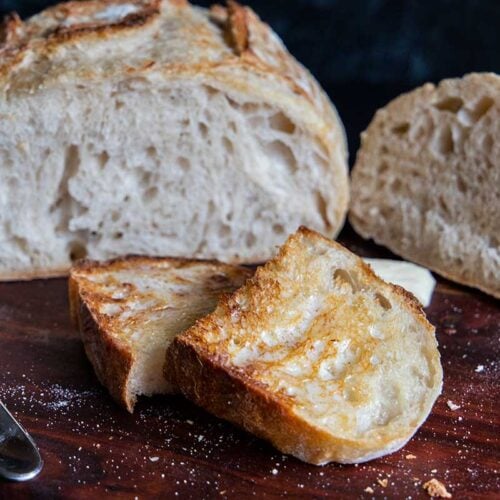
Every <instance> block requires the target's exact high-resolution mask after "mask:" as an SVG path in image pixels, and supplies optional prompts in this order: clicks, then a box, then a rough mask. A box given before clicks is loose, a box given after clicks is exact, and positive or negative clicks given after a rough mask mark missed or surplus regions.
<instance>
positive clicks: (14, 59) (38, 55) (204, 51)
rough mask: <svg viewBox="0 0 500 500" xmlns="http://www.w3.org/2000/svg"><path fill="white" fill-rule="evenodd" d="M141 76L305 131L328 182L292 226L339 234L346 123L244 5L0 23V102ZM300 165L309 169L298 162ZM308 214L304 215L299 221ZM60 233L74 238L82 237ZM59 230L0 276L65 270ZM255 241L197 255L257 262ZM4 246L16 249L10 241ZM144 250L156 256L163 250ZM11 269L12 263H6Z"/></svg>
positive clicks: (135, 7) (50, 13)
mask: <svg viewBox="0 0 500 500" xmlns="http://www.w3.org/2000/svg"><path fill="white" fill-rule="evenodd" d="M173 49H175V50H173ZM141 81H147V82H150V83H148V85H149V84H151V86H152V87H154V86H166V87H168V86H175V85H178V84H179V85H180V86H182V85H183V82H186V83H187V84H189V83H196V84H198V83H200V85H201V84H203V85H206V86H207V87H209V88H210V89H212V90H213V89H215V90H216V91H217V92H220V93H221V94H224V95H226V96H228V98H229V100H231V99H232V98H233V97H234V98H235V101H238V102H240V101H248V102H250V103H258V104H259V105H261V104H262V105H270V107H271V108H272V109H276V110H277V111H282V112H283V113H284V114H285V115H286V117H287V118H289V119H290V122H291V124H292V125H293V126H294V127H296V128H297V130H301V131H302V130H303V131H304V132H305V133H307V134H306V135H307V136H308V137H309V136H310V137H311V141H313V142H314V144H313V145H314V147H312V148H311V155H312V156H314V155H316V153H315V151H313V149H315V148H316V149H317V150H318V152H319V156H318V157H320V159H321V161H320V163H321V164H323V166H324V168H325V169H328V179H329V180H328V184H331V187H330V186H329V187H328V189H326V188H325V190H324V191H321V193H320V194H318V196H317V197H316V198H317V199H316V198H315V193H314V192H312V191H310V192H309V193H307V196H308V197H309V196H310V200H309V201H310V203H309V204H310V206H308V207H307V210H308V211H309V212H310V215H311V217H310V216H309V214H306V212H303V213H302V212H301V209H299V208H300V207H299V208H297V209H296V210H295V209H294V210H295V212H296V214H294V215H297V218H299V219H302V220H298V222H297V223H300V222H302V223H304V222H307V223H308V224H311V225H315V222H313V221H311V220H310V219H311V218H312V216H314V217H315V218H317V221H318V222H317V224H318V229H321V230H322V231H324V232H325V233H326V234H328V236H331V237H334V236H335V235H336V234H337V233H338V231H339V230H340V228H341V227H342V225H343V222H344V220H345V215H346V211H347V206H348V198H349V190H348V174H347V145H346V138H345V133H344V129H343V127H342V124H341V122H340V119H339V117H338V115H337V112H336V110H335V108H334V107H333V106H332V104H331V102H330V101H329V99H328V97H327V95H326V94H325V93H324V91H323V90H322V89H321V88H320V86H319V85H318V83H317V82H316V81H315V80H314V78H313V77H312V75H311V74H310V73H309V72H308V71H307V70H306V69H305V68H304V67H303V66H301V65H300V64H299V63H298V62H297V61H295V60H294V59H293V57H292V56H291V55H290V54H289V53H288V52H287V50H286V48H285V47H284V46H283V44H282V42H281V41H280V40H279V38H278V37H277V36H276V35H275V33H274V32H273V31H272V30H271V29H270V28H269V26H267V25H266V24H265V23H263V22H262V21H261V20H260V19H259V18H258V16H257V15H256V14H255V13H254V12H253V11H252V10H251V9H250V8H248V7H243V6H241V5H239V4H238V3H236V2H234V1H231V2H228V6H227V7H222V6H216V7H214V8H212V9H211V10H210V11H208V10H205V9H201V8H198V7H193V6H191V5H190V4H189V3H188V2H187V1H182V0H177V1H174V0H163V1H160V0H130V1H128V0H113V1H99V0H89V1H84V2H68V3H62V4H59V5H56V6H54V7H50V8H48V9H46V10H45V11H43V12H41V13H40V14H38V15H36V16H34V17H32V18H30V19H28V20H25V21H21V20H20V19H19V17H18V16H16V15H10V16H9V17H8V18H6V19H5V21H4V25H3V27H2V29H1V32H0V96H3V98H4V99H5V102H9V103H13V102H17V101H16V100H17V99H20V100H23V99H24V98H25V97H26V99H28V96H29V99H33V98H37V96H38V94H40V93H43V94H45V95H48V94H49V93H51V92H52V91H55V90H57V91H59V90H60V89H66V88H67V89H68V96H72V95H74V94H73V92H74V91H75V90H78V89H84V88H86V87H87V86H88V87H91V88H97V87H99V86H100V85H103V86H105V85H108V84H111V83H112V84H113V86H120V85H121V82H124V83H126V84H127V85H128V84H129V83H130V85H131V86H133V84H134V82H141ZM127 85H124V86H125V87H126V86H127ZM72 98H73V97H72ZM75 99H76V98H75ZM0 104H2V101H1V100H0ZM9 109H10V108H9ZM9 109H7V111H6V114H9V112H10V111H9ZM21 146H22V145H20V146H19V147H21ZM76 146H78V145H76ZM313 153H314V155H313ZM273 154H274V153H273ZM280 154H283V152H281V153H280ZM301 161H302V162H304V161H305V160H301ZM312 161H313V160H311V162H312ZM314 161H316V160H314ZM299 167H300V165H299ZM303 167H307V168H309V167H308V165H305V164H304V165H303ZM299 170H300V169H299ZM42 177H43V176H42ZM75 185H76V183H75ZM311 189H312V188H311ZM64 196H68V195H67V194H66V195H64ZM54 203H55V204H56V205H57V203H58V200H57V199H54ZM57 206H58V205H57ZM56 208H57V207H56ZM42 212H45V210H43V211H41V213H42ZM306 215H307V217H308V221H305V220H304V217H306ZM299 216H300V217H299ZM54 217H55V216H54ZM49 224H50V222H49ZM323 225H324V227H320V226H323ZM270 227H272V226H271V225H270ZM278 227H279V225H278ZM66 230H67V232H68V233H69V236H70V237H71V238H74V239H79V238H80V237H81V234H84V233H83V231H82V233H81V234H76V233H77V231H73V230H71V229H70V228H68V229H66V228H64V231H66ZM64 231H62V234H61V235H57V236H58V237H59V238H58V242H54V241H52V242H51V243H52V244H53V246H54V247H57V249H58V252H50V253H49V255H48V256H45V255H43V259H41V258H40V257H38V254H37V252H34V251H32V250H33V249H32V246H34V244H32V241H31V240H30V238H28V241H27V244H26V245H25V246H27V250H23V249H22V247H21V244H20V245H19V246H20V247H21V248H20V249H19V253H22V252H23V251H24V252H25V253H26V254H29V255H24V254H22V255H21V257H23V258H24V260H22V259H21V258H19V259H17V256H15V258H16V260H18V261H20V263H19V264H18V262H16V266H19V268H16V267H15V266H14V265H11V264H10V262H9V261H8V265H5V266H2V267H4V269H0V279H5V280H12V279H32V278H36V277H49V276H59V275H63V274H64V273H65V271H67V270H68V269H69V267H70V265H71V262H70V253H71V252H70V249H62V250H61V249H60V248H59V247H64V245H66V243H65V242H63V243H60V242H61V241H62V240H63V236H66V233H65V232H64ZM214 231H215V230H214ZM287 231H288V229H287ZM283 234H284V233H283ZM9 236H10V235H7V237H9ZM16 236H18V235H16ZM125 236H126V235H125ZM83 238H84V239H85V238H86V237H83ZM23 241H24V240H23ZM124 241H125V239H124ZM261 241H262V243H261V245H260V247H259V245H258V244H256V245H255V248H253V249H252V252H253V253H252V255H251V256H246V255H240V254H238V253H236V254H235V255H234V256H230V255H229V256H227V257H226V255H227V254H228V253H229V251H226V254H224V255H218V254H217V253H216V251H214V250H212V249H211V250H210V252H208V251H207V254H206V255H204V254H203V253H202V251H200V252H198V253H196V254H195V256H198V257H204V256H205V257H207V256H208V257H212V256H214V257H217V256H218V257H219V258H223V260H225V261H228V262H229V261H230V262H232V263H235V264H237V263H250V262H251V263H255V262H260V261H262V260H265V259H267V258H269V257H270V256H271V254H272V248H271V247H272V246H273V244H274V243H273V244H266V243H265V238H262V239H261ZM280 242H281V240H280ZM12 246H13V250H12V254H13V255H15V252H17V248H16V247H15V246H14V245H12ZM47 247H48V245H45V246H44V248H47ZM89 247H91V249H90V250H89V252H88V255H89V256H90V257H91V258H108V257H111V256H113V252H111V251H110V252H109V253H108V254H103V255H101V254H93V253H92V245H91V244H90V243H89ZM195 248H196V247H195ZM35 250H36V249H35ZM30 251H31V254H30ZM140 251H141V250H138V249H137V248H136V247H134V248H132V249H127V248H125V249H124V250H123V251H120V252H116V254H124V253H127V252H133V253H138V252H140ZM221 252H222V251H221ZM42 253H43V252H42ZM152 253H160V254H161V253H163V250H162V249H161V248H159V249H156V250H154V252H152ZM164 253H165V254H174V253H175V250H169V249H168V248H166V249H165V250H164ZM50 255H52V256H54V255H57V257H53V260H54V261H55V260H57V262H51V261H50V259H51V257H50ZM179 255H188V253H187V252H185V253H184V252H182V253H179ZM26 257H27V258H26ZM11 260H14V257H13V258H12V259H11ZM9 266H10V267H11V269H5V267H9ZM30 266H32V267H33V268H32V269H30ZM23 268H24V269H23Z"/></svg>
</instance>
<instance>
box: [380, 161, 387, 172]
mask: <svg viewBox="0 0 500 500" xmlns="http://www.w3.org/2000/svg"><path fill="white" fill-rule="evenodd" d="M387 170H389V165H387V163H386V162H385V161H384V162H382V163H381V164H380V167H379V168H378V173H379V174H384V173H385V172H387Z"/></svg>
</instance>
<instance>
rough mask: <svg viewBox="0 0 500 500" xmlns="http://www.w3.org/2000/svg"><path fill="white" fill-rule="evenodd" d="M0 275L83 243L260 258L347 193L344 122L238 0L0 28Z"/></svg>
mask: <svg viewBox="0 0 500 500" xmlns="http://www.w3.org/2000/svg"><path fill="white" fill-rule="evenodd" d="M0 117H1V119H0V246H1V248H2V251H1V252H0V280H1V279H4V280H5V279H29V278H33V277H47V276H55V275H64V274H67V272H68V270H69V268H70V266H71V263H72V261H74V260H75V259H80V258H83V257H86V258H89V259H98V260H100V259H109V258H113V257H117V256H120V255H126V254H140V255H171V256H178V257H183V258H203V259H207V258H208V259H220V260H222V261H224V262H231V263H259V262H263V261H265V260H267V259H268V258H270V257H271V256H272V255H273V254H274V248H275V246H277V245H281V244H282V243H283V241H284V240H285V239H286V236H287V235H288V234H289V233H290V232H292V231H294V230H295V229H296V227H298V226H299V225H300V224H306V225H309V226H311V227H313V228H315V229H317V230H319V231H322V232H324V233H325V234H327V235H328V236H331V237H333V236H334V235H336V234H337V233H338V231H339V230H340V228H341V227H342V225H343V222H344V219H345V216H346V213H347V208H348V196H349V189H348V173H347V148H346V141H345V136H344V129H343V127H342V124H341V122H340V119H339V117H338V115H337V112H336V110H335V108H334V107H333V106H332V104H331V102H330V101H329V99H328V97H327V96H326V94H325V93H324V92H323V90H322V89H321V88H320V86H319V85H318V83H317V82H316V80H315V79H314V78H313V77H312V75H311V74H310V73H309V72H308V71H307V70H306V69H305V68H304V67H302V66H301V65H300V64H299V63H298V62H297V61H296V60H295V59H294V58H293V57H292V56H291V55H290V54H289V52H288V51H287V50H286V48H285V47H284V45H283V43H282V41H281V40H280V39H279V38H278V36H276V34H275V33H274V32H273V31H272V29H271V28H270V27H269V26H267V25H266V24H265V23H263V22H262V21H261V20H260V19H259V18H258V17H257V15H256V14H255V13H254V12H253V11H252V10H251V9H249V8H247V7H243V6H241V5H238V4H237V3H236V2H228V7H227V8H225V7H222V6H216V7H214V8H213V9H211V10H208V9H203V8H198V7H194V6H191V5H190V4H189V3H188V2H187V1H184V0H113V1H107V0H89V1H79V2H68V3H62V4H58V5H56V6H53V7H50V8H48V9H46V10H45V11H43V12H41V13H40V14H37V15H36V16H34V17H32V18H30V19H27V20H26V21H21V20H20V19H19V18H18V17H16V16H10V17H8V18H7V19H6V21H5V23H4V26H3V27H2V26H0Z"/></svg>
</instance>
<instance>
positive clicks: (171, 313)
mask: <svg viewBox="0 0 500 500" xmlns="http://www.w3.org/2000/svg"><path fill="white" fill-rule="evenodd" d="M251 275H252V272H251V271H250V270H248V269H245V268H241V267H236V266H230V265H225V264H221V263H218V262H209V261H195V260H185V259H173V258H151V257H128V258H124V259H117V260H113V261H109V262H102V263H99V262H91V261H84V262H82V263H79V264H78V265H76V266H75V267H73V268H72V270H71V275H70V280H69V296H70V309H71V316H72V319H73V322H74V323H75V325H77V326H78V327H79V329H80V331H81V334H82V338H83V343H84V346H85V351H86V353H87V356H88V358H89V360H90V362H91V363H92V365H93V367H94V370H95V372H96V374H97V377H98V378H99V380H100V381H101V383H102V384H103V385H104V386H105V387H107V389H108V390H109V392H110V394H111V395H112V396H113V397H114V398H115V399H116V401H118V402H119V403H120V404H121V405H123V406H124V407H125V408H127V410H129V411H130V412H132V411H133V409H134V405H135V402H136V399H137V397H138V396H140V395H146V396H151V395H153V394H164V393H169V392H172V387H171V386H170V385H169V383H168V382H167V381H166V380H165V378H164V376H163V365H164V363H165V351H166V349H167V346H168V345H169V343H170V342H171V341H172V339H173V338H174V337H175V335H176V334H178V333H179V332H182V331H183V330H185V329H186V328H188V327H189V326H191V325H192V324H193V323H194V321H195V320H196V319H198V318H200V317H202V316H204V315H205V314H207V313H209V312H211V311H212V310H213V309H214V308H215V306H216V304H217V301H218V300H219V298H220V297H221V295H222V294H224V293H229V292H233V291H234V290H235V289H236V288H238V287H239V286H241V285H242V284H243V283H244V282H245V280H246V279H247V278H249V277H250V276H251Z"/></svg>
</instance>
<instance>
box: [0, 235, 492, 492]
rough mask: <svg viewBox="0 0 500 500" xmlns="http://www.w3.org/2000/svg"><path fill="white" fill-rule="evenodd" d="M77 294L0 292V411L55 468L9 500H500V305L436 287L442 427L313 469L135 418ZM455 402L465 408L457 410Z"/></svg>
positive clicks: (207, 427)
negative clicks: (432, 491)
mask: <svg viewBox="0 0 500 500" xmlns="http://www.w3.org/2000/svg"><path fill="white" fill-rule="evenodd" d="M341 240H342V241H344V242H345V243H346V244H347V245H348V246H349V247H351V249H354V250H355V251H357V252H359V253H360V254H364V255H373V256H380V255H385V256H387V255H388V254H387V253H386V252H384V251H383V250H381V249H378V248H377V247H375V246H372V245H369V244H367V243H363V242H361V241H360V240H359V239H356V238H355V237H354V236H353V235H352V233H350V232H349V231H346V232H344V233H343V235H342V238H341ZM66 285H67V284H66V280H65V279H54V280H38V281H33V282H27V283H2V284H0V399H1V400H2V401H3V402H4V403H5V404H6V405H7V407H8V408H9V409H10V410H11V411H12V412H13V413H14V415H15V416H16V417H18V418H19V420H20V421H21V422H22V424H24V426H25V427H26V428H27V429H28V430H29V431H30V432H31V433H32V434H33V436H34V438H35V439H36V441H37V443H38V445H39V447H40V450H41V453H42V455H43V458H44V461H45V467H44V469H43V471H42V473H41V474H40V476H39V477H38V478H37V479H35V480H33V481H30V482H27V483H21V484H15V483H8V482H1V481H0V498H2V499H4V498H5V499H16V498H27V497H36V498H92V497H94V498H102V497H103V496H109V497H121V498H135V497H138V498H153V497H156V498H158V497H163V498H195V499H200V498H247V497H255V498H276V497H280V496H290V497H293V498H321V497H327V496H330V497H335V498H371V497H387V498H409V497H411V498H426V497H427V495H426V493H425V491H424V490H423V488H422V484H423V482H425V481H427V480H428V479H430V478H432V477H435V478H437V479H439V480H441V481H442V482H443V483H444V484H446V486H447V487H448V490H449V491H450V492H451V493H452V494H453V496H454V498H486V497H490V498H493V497H496V498H499V497H500V446H499V443H500V439H499V438H500V426H499V424H500V416H499V407H500V377H499V372H500V357H499V351H500V342H499V340H500V301H498V300H495V299H492V298H490V297H488V296H486V295H484V294H482V293H480V292H477V291H474V290H471V289H468V288H465V287H461V286H458V285H454V284H452V283H450V282H448V281H445V280H442V279H439V282H438V286H437V289H436V291H435V293H434V298H433V302H432V304H431V306H430V307H429V308H428V309H427V313H428V316H429V319H430V320H431V322H432V323H433V324H435V325H436V327H437V335H438V339H439V343H440V351H441V355H442V362H443V367H444V373H445V383H444V391H443V394H442V396H441V397H440V398H439V400H438V402H437V404H436V406H435V407H434V410H433V412H432V414H431V416H430V417H429V419H428V420H427V422H426V423H425V425H424V426H423V427H422V428H421V429H420V430H419V432H418V433H417V435H416V436H415V437H414V438H413V439H412V440H411V441H410V443H409V444H408V445H407V446H406V447H405V448H404V449H403V450H401V451H399V452H397V453H394V454H393V455H390V456H388V457H385V458H382V459H379V460H376V461H373V462H370V463H368V464H364V465H359V466H340V465H336V464H331V465H328V466H325V467H314V466H311V465H307V464H303V463H301V462H299V461H298V460H295V459H293V458H291V457H285V456H283V455H282V454H280V453H278V452H276V451H275V450H274V449H273V448H272V447H271V446H270V445H268V444H267V443H265V442H263V441H261V440H259V439H256V438H253V437H252V436H250V435H248V434H246V433H245V432H243V431H240V430H238V429H236V428H234V427H233V426H231V425H229V424H227V423H225V422H222V421H219V420H217V419H216V418H213V417H211V416H210V415H208V414H206V413H205V412H203V411H202V410H200V409H197V408H196V407H195V406H193V405H192V404H190V403H188V402H187V401H185V400H183V399H182V398H181V397H155V398H153V399H143V400H141V401H140V403H139V404H138V406H137V409H136V413H135V414H134V415H129V414H127V413H126V412H124V411H123V410H122V409H121V408H119V407H118V406H116V405H115V404H114V403H113V401H112V400H111V399H110V398H109V397H108V396H107V393H106V391H105V390H104V389H102V388H101V387H100V385H99V383H98V382H97V380H96V378H95V376H94V374H93V372H92V368H91V366H90V365H89V363H88V362H87V360H86V358H85V354H84V351H83V348H82V345H81V343H80V340H79V337H78V334H77V332H76V331H75V330H74V329H73V328H72V326H71V324H70V322H69V319H68V312H67V310H68V304H67V294H66ZM448 401H452V402H453V403H455V404H457V405H459V406H460V408H459V409H456V410H454V411H453V410H451V409H450V408H449V406H448V404H447V402H448ZM410 454H411V455H415V456H416V459H408V458H406V457H407V456H408V455H410ZM378 479H380V480H383V479H388V482H387V486H386V487H382V486H381V485H380V484H379V483H378V482H377V480H378ZM382 482H383V481H382ZM367 487H371V488H372V489H373V491H374V493H373V494H371V493H367V492H365V489H366V488H367Z"/></svg>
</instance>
